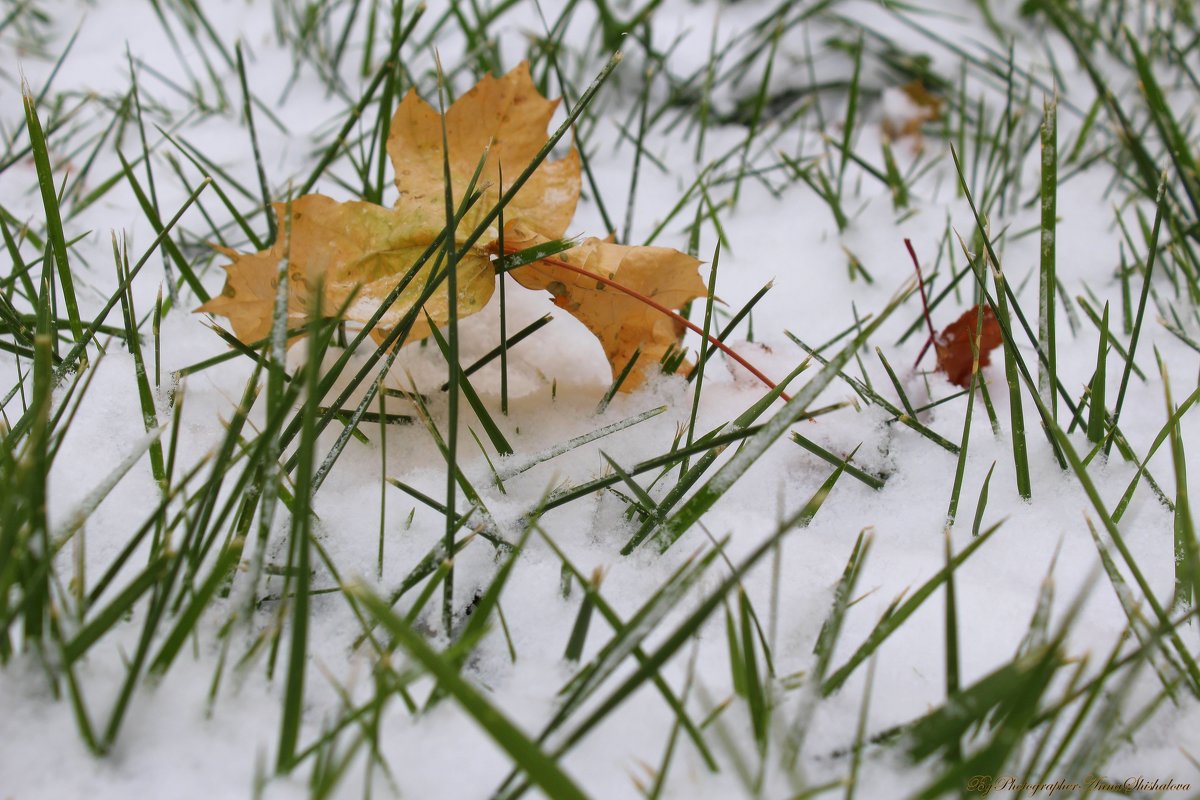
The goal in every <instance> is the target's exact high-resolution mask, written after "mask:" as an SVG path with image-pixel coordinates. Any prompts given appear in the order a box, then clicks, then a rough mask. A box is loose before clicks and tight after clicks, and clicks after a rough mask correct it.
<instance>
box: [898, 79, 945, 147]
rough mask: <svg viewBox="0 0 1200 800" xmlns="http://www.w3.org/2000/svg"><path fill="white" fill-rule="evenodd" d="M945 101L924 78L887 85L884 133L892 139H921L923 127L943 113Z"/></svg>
mask: <svg viewBox="0 0 1200 800" xmlns="http://www.w3.org/2000/svg"><path fill="white" fill-rule="evenodd" d="M944 102H945V101H943V100H942V98H941V97H939V96H937V95H936V94H934V93H933V92H931V91H929V89H927V88H926V87H925V84H924V83H922V82H921V80H920V79H919V78H918V79H915V80H912V81H909V82H908V83H906V84H904V85H903V86H898V87H894V88H891V89H885V90H884V93H883V133H884V135H885V136H886V137H887V138H889V139H902V138H904V137H906V136H911V137H914V138H915V139H916V140H917V141H918V143H919V142H920V139H921V127H922V126H923V125H924V124H925V123H926V122H936V121H937V120H938V119H940V118H941V116H942V106H943V104H944Z"/></svg>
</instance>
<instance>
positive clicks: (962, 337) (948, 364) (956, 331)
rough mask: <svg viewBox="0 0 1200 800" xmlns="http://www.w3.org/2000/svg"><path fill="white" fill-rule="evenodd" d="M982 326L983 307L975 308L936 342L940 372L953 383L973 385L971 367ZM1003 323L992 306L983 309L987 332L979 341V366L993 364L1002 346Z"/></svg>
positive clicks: (940, 334) (943, 333) (966, 312)
mask: <svg viewBox="0 0 1200 800" xmlns="http://www.w3.org/2000/svg"><path fill="white" fill-rule="evenodd" d="M978 325H979V306H972V307H971V308H969V309H968V310H967V311H965V312H963V315H962V316H961V317H959V318H958V319H956V320H955V321H954V322H951V323H950V324H949V325H947V326H946V327H945V329H943V330H942V332H941V333H939V334H938V335H937V337H936V338H935V339H934V340H933V348H934V350H936V351H937V366H938V369H939V370H941V371H942V372H944V373H945V374H946V377H947V378H948V379H949V380H950V382H951V383H954V384H957V385H958V386H962V387H964V388H965V387H966V386H967V385H968V384H970V382H971V364H972V362H973V361H974V360H975V355H974V352H973V350H972V347H971V340H973V339H974V338H975V332H976V330H977V329H978ZM1001 338H1002V337H1001V334H1000V323H999V322H998V321H997V320H996V315H995V314H994V313H993V312H992V308H991V306H984V307H983V331H982V335H981V337H980V339H979V366H981V367H985V366H987V365H988V364H989V363H991V352H992V351H993V350H995V349H996V348H997V347H999V346H1000V341H1001Z"/></svg>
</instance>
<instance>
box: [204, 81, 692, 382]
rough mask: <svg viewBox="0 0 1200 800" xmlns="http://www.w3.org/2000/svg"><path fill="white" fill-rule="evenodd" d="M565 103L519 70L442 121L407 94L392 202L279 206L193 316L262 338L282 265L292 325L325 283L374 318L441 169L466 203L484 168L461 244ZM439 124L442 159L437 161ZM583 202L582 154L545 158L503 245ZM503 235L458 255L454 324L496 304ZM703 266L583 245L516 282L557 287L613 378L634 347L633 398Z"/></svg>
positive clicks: (519, 201) (518, 274)
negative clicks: (271, 226) (267, 229)
mask: <svg viewBox="0 0 1200 800" xmlns="http://www.w3.org/2000/svg"><path fill="white" fill-rule="evenodd" d="M557 106H558V101H554V100H547V99H546V98H545V97H542V95H541V94H540V93H539V92H538V91H537V88H536V87H535V86H534V84H533V80H532V79H531V78H530V75H529V65H528V64H527V63H525V62H522V63H521V64H520V65H519V66H517V67H516V68H515V69H513V70H512V71H510V72H509V73H507V74H506V75H504V76H502V77H499V78H494V77H492V76H490V75H489V76H485V77H484V78H483V79H482V80H481V81H480V82H479V83H478V84H477V85H476V86H475V87H474V88H472V89H471V90H470V91H468V92H467V93H466V94H464V95H463V96H462V97H460V98H459V99H458V100H457V101H455V103H454V104H453V105H451V107H450V108H449V109H448V110H447V112H446V115H445V120H444V123H443V119H442V115H441V114H439V113H438V112H437V111H436V110H434V109H433V107H432V106H430V105H429V104H428V103H427V102H425V101H424V100H422V99H421V98H420V97H419V96H418V95H417V93H416V91H415V90H410V91H409V92H408V94H407V95H406V96H405V97H404V100H403V101H402V102H401V103H400V105H399V106H398V107H397V109H396V112H395V115H394V116H393V117H392V123H391V129H390V132H389V135H388V140H387V150H388V155H389V156H390V157H391V160H392V164H393V166H394V167H395V170H396V187H397V188H398V189H399V192H400V194H399V198H398V200H397V201H396V206H395V208H391V209H389V208H384V207H382V206H377V205H374V204H372V203H366V202H347V203H339V202H337V201H334V200H332V199H330V198H328V197H325V196H323V195H317V194H313V195H305V196H303V197H300V198H297V199H296V200H295V201H293V202H292V203H291V204H290V205H284V204H276V206H275V213H276V215H277V217H278V219H279V225H278V230H279V231H280V232H281V234H280V237H279V240H278V241H277V242H276V243H275V244H274V245H272V246H271V247H270V248H268V249H267V250H263V251H260V252H258V253H254V254H247V255H239V254H236V253H233V252H231V251H227V250H222V252H224V253H225V254H226V255H229V256H230V257H231V258H232V259H233V263H232V264H230V265H228V266H227V267H226V270H227V277H226V284H225V289H224V291H223V292H222V294H221V295H220V296H219V297H216V298H213V299H212V300H210V301H209V302H207V303H205V304H204V305H202V306H201V307H200V308H199V309H197V310H198V311H203V312H209V313H214V314H222V315H224V316H226V317H228V318H229V319H230V322H231V324H232V326H233V329H234V333H235V334H236V335H237V336H238V338H240V339H242V340H243V341H245V342H254V341H258V340H261V339H263V338H266V337H267V336H268V335H269V333H270V330H271V325H272V318H273V312H274V307H275V294H276V289H277V271H278V265H279V264H280V261H281V260H282V259H284V258H287V260H288V303H287V325H288V327H296V326H298V325H301V324H303V323H304V321H305V319H306V318H307V312H308V309H309V307H310V297H311V293H312V292H313V291H314V289H315V287H316V286H318V285H321V286H323V287H324V288H323V291H324V297H323V306H324V308H325V309H326V310H327V311H332V310H333V309H338V308H342V307H343V306H346V307H345V310H344V311H343V312H342V317H343V318H344V319H346V320H348V321H351V322H357V323H359V324H366V323H368V322H369V321H370V318H371V317H372V316H373V314H374V313H375V311H376V310H377V309H378V307H379V305H380V304H381V302H382V301H383V299H384V298H385V297H386V296H387V295H388V294H389V293H390V292H391V291H392V290H393V289H394V288H395V286H396V284H397V283H398V281H399V280H400V278H401V276H403V275H405V274H406V273H407V272H408V271H409V270H410V269H411V268H412V267H413V265H414V264H415V263H416V261H417V259H418V258H419V256H420V255H421V253H422V252H424V251H425V250H426V248H427V247H428V246H429V245H430V244H431V243H432V242H433V241H434V240H435V239H437V237H438V236H439V235H440V234H441V233H442V231H443V230H444V228H445V226H446V212H445V208H446V198H445V192H446V185H445V167H446V164H447V163H448V164H449V173H450V190H451V194H452V198H453V200H454V202H455V203H458V202H461V201H462V199H463V196H464V195H465V193H466V191H467V189H468V187H469V186H470V181H471V179H472V177H473V176H475V174H476V172H477V170H478V171H479V177H478V179H477V182H476V184H475V189H476V190H477V191H479V192H480V193H481V197H480V198H479V199H478V200H477V201H476V202H475V204H474V205H473V206H472V209H471V210H470V211H469V212H468V214H467V215H466V216H465V217H464V219H463V220H462V221H460V223H459V226H458V229H457V230H456V232H455V240H456V242H458V243H459V245H460V246H461V245H463V244H465V240H466V237H467V236H468V235H469V234H470V232H472V231H473V230H474V229H475V228H476V227H477V226H478V224H479V222H481V221H482V220H483V218H484V217H485V216H486V215H487V214H488V212H489V211H490V210H491V209H492V208H494V207H495V206H496V205H497V204H498V203H499V201H500V197H501V192H502V190H503V189H504V188H505V187H504V186H502V184H501V177H502V175H504V176H509V178H508V179H509V180H510V182H511V181H512V180H515V176H517V175H519V174H521V173H522V172H523V171H524V170H525V169H526V168H527V166H528V165H529V164H530V163H532V162H533V160H534V158H535V157H536V156H537V154H538V152H539V151H540V150H541V149H542V147H544V146H545V144H546V141H547V136H546V129H547V126H548V124H549V122H550V119H551V117H552V116H553V114H554V112H555V109H556V108H557ZM443 125H444V133H445V142H446V146H447V147H448V150H449V156H448V158H447V157H446V156H445V155H444V153H443ZM481 159H483V164H482V167H480V160H481ZM579 194H580V173H579V154H578V152H577V151H576V150H575V148H574V147H572V148H571V149H570V150H569V152H568V153H567V154H566V155H565V156H563V157H562V158H559V159H546V160H544V161H542V162H541V163H540V164H539V165H538V167H537V169H536V170H535V171H534V172H533V173H532V174H531V175H530V176H529V178H528V179H527V180H526V181H525V183H524V184H523V185H522V186H521V189H520V191H518V192H517V193H516V195H515V196H514V197H513V198H511V199H510V200H509V202H508V203H507V205H506V206H505V212H504V213H505V218H506V219H507V220H508V226H507V230H506V237H507V241H506V242H505V249H506V250H509V251H511V250H513V249H519V248H523V247H527V246H532V245H534V244H537V243H543V242H546V241H551V240H555V239H560V238H562V237H563V235H564V234H565V233H566V230H567V226H568V225H570V222H571V218H572V217H573V216H574V214H575V206H576V204H577V203H578V201H579ZM289 214H290V216H288V215H289ZM285 232H286V235H285ZM497 238H498V229H497V227H496V226H495V225H492V226H491V227H490V228H489V229H488V230H487V231H486V232H485V233H484V235H483V236H482V237H479V238H478V239H477V240H476V241H475V242H474V243H473V244H472V246H471V247H470V248H468V249H466V251H465V252H464V253H462V254H461V255H460V258H459V260H458V263H457V269H456V276H457V286H458V299H457V304H458V316H459V317H460V318H461V317H465V316H467V315H469V314H472V313H475V312H476V311H479V310H480V309H482V308H483V307H484V306H485V305H486V304H487V302H488V300H489V299H490V298H491V296H492V293H493V291H494V289H495V274H494V270H493V267H492V262H491V259H492V256H493V255H494V254H495V251H496V249H497ZM699 263H700V262H698V261H697V260H696V259H694V258H691V257H690V256H687V255H684V254H683V253H679V252H677V251H675V250H670V249H667V248H662V247H627V246H624V245H617V244H614V243H612V242H607V241H602V240H599V239H588V240H586V241H585V242H583V243H582V244H581V245H579V246H578V247H575V248H572V249H571V250H569V251H567V252H566V253H565V254H563V255H562V256H561V257H560V258H554V259H545V260H542V261H538V262H535V263H533V264H529V265H526V266H524V267H521V268H518V269H516V270H513V276H514V277H515V278H516V280H517V281H518V282H519V283H520V284H521V285H523V286H525V287H527V288H530V289H546V290H548V291H550V293H551V294H552V295H553V299H554V302H555V303H556V304H557V305H559V306H560V307H562V308H564V309H565V310H567V311H568V312H570V313H571V314H572V315H574V316H575V317H576V318H578V319H579V320H580V321H582V322H583V323H584V325H586V326H587V327H588V329H589V330H591V331H592V333H593V334H595V335H596V337H597V338H599V339H600V342H601V344H602V345H603V347H604V352H605V355H606V356H607V357H608V360H609V363H610V365H611V366H612V369H613V372H614V374H616V372H617V371H618V370H620V369H621V368H623V367H624V366H625V364H626V363H627V362H628V360H629V358H630V357H631V356H632V354H633V352H634V351H635V350H636V349H637V348H638V347H640V348H641V350H642V355H641V358H640V359H639V362H638V364H637V365H636V366H635V368H634V370H633V371H632V372H631V374H630V375H629V376H628V377H627V379H626V381H625V382H624V383H623V385H622V387H621V388H622V390H623V391H632V390H633V389H634V388H636V387H637V386H638V385H639V384H640V383H641V382H642V381H643V380H644V378H645V376H646V375H647V372H648V369H649V367H650V366H651V365H653V364H654V363H657V361H658V360H659V359H660V358H661V357H662V355H663V354H664V353H665V352H666V351H667V349H668V348H669V347H670V346H671V345H672V344H674V343H676V342H677V341H678V340H679V336H680V334H681V333H682V328H680V327H679V326H678V322H677V321H676V319H674V318H673V317H672V316H671V313H672V312H673V311H674V310H675V309H678V308H680V307H682V306H683V304H685V303H687V302H688V301H689V300H692V299H694V298H696V297H702V296H704V294H705V286H704V283H703V282H702V281H701V280H700V277H699V275H698V274H697V269H696V268H697V266H698V265H699ZM434 268H435V260H432V259H431V260H429V261H428V262H427V263H426V264H424V265H423V266H422V268H421V270H420V271H419V272H418V273H417V275H416V277H415V279H414V280H412V281H411V282H410V283H409V284H408V287H407V288H406V289H405V291H404V292H402V293H401V295H400V297H399V298H398V299H397V300H396V302H395V303H393V305H392V306H391V308H390V309H389V310H388V312H387V313H386V314H385V315H384V316H383V317H382V318H381V319H380V320H379V321H378V323H377V324H376V327H375V329H373V330H372V331H371V334H372V336H373V337H374V338H375V339H376V340H377V341H381V340H382V339H383V338H384V337H385V336H386V334H387V332H388V331H389V330H391V329H392V328H394V327H395V326H396V325H398V324H399V322H400V320H401V319H402V318H403V317H404V315H405V314H407V313H408V312H410V311H411V310H412V308H413V306H414V305H415V304H416V303H417V302H418V300H419V298H420V295H421V293H422V290H423V289H424V287H425V286H426V285H427V282H428V280H429V278H430V277H432V271H433V270H434ZM581 271H582V272H583V273H586V274H581ZM617 284H619V285H620V286H622V287H624V288H625V289H627V290H629V291H628V293H626V292H623V291H621V290H620V289H619V288H617V286H616V285H617ZM347 304H348V305H347ZM449 305H450V299H449V296H448V292H447V288H446V284H445V283H442V284H441V285H440V287H439V289H438V291H437V292H435V293H434V294H433V296H432V297H431V298H429V299H428V300H427V301H426V302H425V304H424V306H423V308H422V311H423V312H424V313H422V314H420V315H418V318H417V321H416V322H415V324H414V325H413V326H412V328H411V330H410V331H409V333H408V336H407V338H406V341H409V342H411V341H415V340H417V339H421V338H423V337H425V336H428V335H429V325H428V323H427V322H426V317H428V319H430V320H432V322H433V324H435V325H444V324H445V323H446V322H447V321H448V319H449Z"/></svg>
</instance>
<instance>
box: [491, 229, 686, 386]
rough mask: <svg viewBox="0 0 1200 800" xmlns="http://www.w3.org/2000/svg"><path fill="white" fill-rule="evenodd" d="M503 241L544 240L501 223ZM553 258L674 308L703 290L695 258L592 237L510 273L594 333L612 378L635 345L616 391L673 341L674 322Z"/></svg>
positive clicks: (636, 379) (642, 373) (642, 374)
mask: <svg viewBox="0 0 1200 800" xmlns="http://www.w3.org/2000/svg"><path fill="white" fill-rule="evenodd" d="M504 238H505V245H506V247H507V246H508V245H509V244H510V243H511V246H512V247H513V248H514V249H523V248H526V247H533V246H534V245H536V244H540V243H542V242H544V241H546V238H545V237H542V236H539V235H538V234H536V233H534V232H533V231H530V230H528V229H525V228H523V227H522V226H521V225H519V224H511V225H507V226H506V227H505V231H504ZM555 261H561V262H564V263H565V264H567V265H569V266H575V267H578V268H580V269H582V270H585V271H587V272H589V273H592V274H593V275H598V276H600V277H602V278H607V279H609V280H611V281H613V282H614V283H618V284H620V285H621V286H623V287H625V288H626V289H628V290H630V291H631V292H634V293H636V294H638V295H641V296H643V297H645V298H648V299H650V300H653V301H654V302H655V303H657V304H658V305H661V306H664V307H666V308H669V309H671V310H673V311H674V310H678V309H680V308H682V307H683V306H684V305H686V304H687V303H688V302H689V301H691V300H694V299H696V298H698V297H704V296H705V295H706V294H707V293H708V289H707V287H705V285H704V281H703V280H701V279H700V275H699V274H698V273H697V270H696V268H697V267H698V266H699V264H700V262H699V261H697V260H696V259H694V258H692V257H691V256H689V255H687V254H686V253H681V252H679V251H678V250H672V249H670V248H666V247H631V246H627V245H620V244H614V243H612V242H609V241H604V240H602V239H596V238H590V239H586V240H584V241H583V242H582V243H581V244H580V245H579V246H577V247H573V248H571V249H570V250H567V251H566V252H564V253H561V254H559V255H558V256H557V257H556V258H555V259H545V260H542V261H535V262H533V263H532V264H528V265H526V266H524V267H519V268H517V269H515V270H513V271H512V276H513V277H514V278H515V279H516V280H517V283H519V284H521V285H522V286H524V287H525V288H527V289H545V290H546V291H548V292H550V294H552V295H553V296H554V304H555V305H557V306H558V307H559V308H561V309H563V310H565V311H567V312H569V313H570V314H571V315H572V316H574V317H575V318H576V319H578V320H579V321H580V322H582V323H583V324H584V325H586V326H587V328H588V330H590V331H591V332H592V333H593V334H595V336H596V338H597V339H599V340H600V344H601V345H602V346H603V347H604V355H605V356H606V357H607V358H608V363H609V365H610V366H611V367H612V371H613V376H614V377H615V376H616V375H617V373H618V372H619V371H620V370H621V369H623V368H624V366H625V364H626V363H628V361H629V359H630V358H631V357H632V356H633V353H634V351H635V350H637V349H638V348H639V347H641V350H642V353H641V356H640V357H639V358H638V361H637V364H636V365H635V366H634V368H633V371H632V372H630V373H629V376H628V377H627V378H626V379H625V382H624V383H623V384H622V385H621V389H622V390H623V391H633V389H635V388H637V386H638V385H640V384H641V383H642V381H643V380H645V378H646V376H647V375H648V374H649V371H650V369H651V368H652V367H653V366H655V365H657V364H658V361H659V359H661V358H662V357H663V354H665V353H666V352H667V350H668V349H670V348H671V347H672V346H673V345H675V344H677V343H678V342H679V337H680V335H681V334H682V333H683V331H682V329H681V328H680V327H679V326H678V324H677V323H676V322H675V320H673V319H671V318H670V317H669V316H667V315H666V314H663V313H662V312H661V311H659V310H657V309H655V308H653V307H652V306H649V305H647V304H646V303H645V302H644V301H642V300H640V299H638V298H637V297H634V296H633V295H631V294H627V293H626V292H623V291H621V290H620V289H617V288H616V287H614V286H611V285H608V284H606V283H603V282H601V281H597V280H596V279H595V278H593V277H589V276H587V275H581V274H579V273H578V272H574V271H572V270H570V269H569V268H567V267H564V266H563V265H561V264H556V263H554V262H555Z"/></svg>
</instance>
